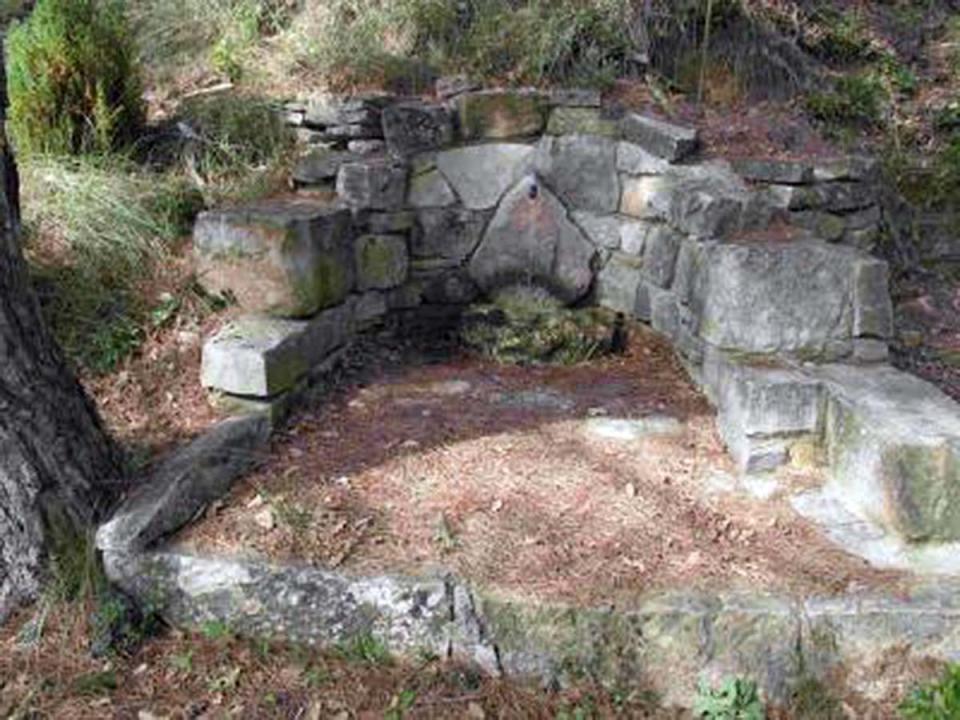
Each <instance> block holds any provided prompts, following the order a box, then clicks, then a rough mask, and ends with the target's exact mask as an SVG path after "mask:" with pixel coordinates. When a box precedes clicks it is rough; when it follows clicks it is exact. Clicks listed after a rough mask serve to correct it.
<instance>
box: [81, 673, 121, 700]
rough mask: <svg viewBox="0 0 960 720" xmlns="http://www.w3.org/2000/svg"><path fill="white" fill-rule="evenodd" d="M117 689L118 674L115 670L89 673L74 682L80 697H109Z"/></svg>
mask: <svg viewBox="0 0 960 720" xmlns="http://www.w3.org/2000/svg"><path fill="white" fill-rule="evenodd" d="M117 687H118V684H117V674H116V673H115V672H114V671H113V670H105V671H103V672H93V673H87V674H85V675H80V676H79V677H77V678H76V679H75V680H74V681H73V688H74V691H75V692H76V693H77V694H78V695H90V696H97V695H109V694H110V693H112V692H113V691H114V690H116V689H117Z"/></svg>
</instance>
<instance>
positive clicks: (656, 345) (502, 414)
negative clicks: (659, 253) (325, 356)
mask: <svg viewBox="0 0 960 720" xmlns="http://www.w3.org/2000/svg"><path fill="white" fill-rule="evenodd" d="M645 417H647V418H654V419H655V420H656V421H658V422H661V421H663V420H664V418H674V419H676V420H678V421H680V423H679V425H678V427H677V428H676V429H675V430H673V431H672V432H667V433H662V432H661V433H651V434H644V435H642V436H641V437H638V438H633V439H616V438H609V437H606V436H604V435H601V434H598V433H597V432H593V431H592V430H591V429H596V428H598V427H600V426H602V425H603V423H604V421H605V420H609V419H614V418H616V419H620V418H625V419H626V418H630V419H640V418H645ZM733 476H734V473H733V468H732V466H731V464H730V461H729V459H728V458H727V456H726V454H725V452H724V449H723V446H722V444H721V442H720V440H719V437H718V436H717V434H716V431H715V427H714V418H713V412H712V410H711V409H710V407H709V405H708V404H707V402H706V400H705V399H704V398H703V397H701V396H700V395H699V394H698V393H697V392H696V390H695V389H694V388H693V387H692V386H691V385H690V384H689V382H688V381H687V379H686V377H685V374H684V372H683V369H682V368H681V367H680V366H679V365H678V364H677V363H676V361H675V360H674V356H673V354H672V352H671V351H670V350H669V348H668V347H667V346H666V345H665V344H664V343H663V342H662V341H661V340H659V339H658V338H656V337H655V336H654V335H653V334H652V333H649V332H646V331H643V330H642V329H639V328H636V329H634V331H633V342H632V344H631V350H630V353H629V355H628V356H626V357H623V358H615V359H607V360H603V361H600V362H596V363H591V364H586V365H581V366H576V367H569V368H556V367H554V368H547V367H537V368H518V367H503V366H498V365H493V364H489V363H486V362H485V361H482V360H478V359H476V358H470V357H456V358H453V359H451V360H449V361H446V362H442V363H439V364H421V365H413V366H411V365H409V364H408V365H401V366H396V367H393V368H391V369H387V370H386V371H385V372H383V373H381V374H380V375H379V376H378V377H377V378H376V380H375V381H374V382H372V383H370V384H368V385H367V386H362V385H360V384H356V385H353V386H349V387H346V388H344V389H343V390H342V391H341V392H339V393H338V394H337V396H336V397H334V398H332V399H331V400H330V401H329V402H328V403H327V404H326V405H325V406H323V407H322V408H320V409H317V410H316V411H315V412H313V413H309V414H305V415H303V416H302V417H301V418H299V421H298V422H297V423H296V424H295V425H294V426H293V428H292V430H291V431H290V432H289V433H288V434H287V435H285V436H284V437H282V438H280V439H279V440H278V441H277V442H276V444H275V447H274V450H273V454H272V459H271V460H270V461H268V462H267V463H266V465H265V466H264V467H262V468H261V469H260V470H259V472H257V473H256V474H254V475H253V476H252V477H250V478H248V479H247V480H246V481H244V482H242V483H240V484H239V485H238V486H237V487H236V488H235V490H234V491H233V493H232V494H231V495H230V496H229V498H227V499H226V500H225V501H224V502H222V503H219V504H218V505H216V506H214V507H212V508H211V509H210V510H209V511H208V513H207V516H206V518H205V519H203V520H202V521H200V522H199V523H198V524H195V525H194V526H192V527H190V528H188V529H187V530H186V531H184V532H183V533H182V534H181V536H180V538H179V539H178V541H177V542H178V544H180V545H181V546H182V547H183V548H185V549H188V550H194V551H198V552H205V553H219V554H228V555H243V556H248V557H267V558H271V559H277V560H282V561H287V562H306V563H310V564H315V565H319V566H324V567H342V568H345V569H347V570H350V571H355V572H357V573H365V574H372V573H382V572H390V573H410V574H420V573H436V572H441V571H442V570H443V569H449V570H452V571H454V572H456V573H458V574H459V575H461V576H463V577H465V578H468V579H471V580H474V581H478V582H480V583H482V584H484V585H486V586H488V587H491V586H492V587H495V588H497V589H499V590H500V591H501V592H506V593H510V594H513V595H517V596H523V597H531V598H537V599H544V600H555V601H571V602H576V603H584V604H596V603H604V604H607V603H617V604H629V602H630V600H631V598H634V599H635V598H637V597H638V596H639V595H641V594H643V593H647V592H649V591H654V590H657V589H665V588H685V589H690V588H692V587H702V588H704V589H714V590H727V589H728V590H736V589H749V590H754V591H756V590H765V589H766V590H771V591H782V592H795V593H807V592H814V593H835V592H841V591H844V590H849V589H857V588H863V587H867V586H873V585H879V584H882V585H884V586H885V587H887V588H888V589H890V588H891V586H892V585H894V584H895V583H896V582H897V580H898V577H897V575H896V574H894V573H888V572H880V571H877V570H874V569H871V568H870V567H869V566H867V565H866V564H865V562H864V561H863V560H861V559H858V558H855V557H852V556H850V555H847V554H845V553H844V552H843V551H841V550H840V549H838V548H836V547H835V546H833V545H831V544H830V543H829V542H828V541H827V540H826V539H824V538H822V537H821V536H820V535H819V533H818V531H817V530H816V528H815V527H813V526H812V525H810V524H809V523H807V522H806V521H804V520H802V519H801V518H799V517H797V516H796V515H795V514H794V513H793V511H792V510H791V509H790V507H789V505H788V504H787V502H786V501H785V500H783V499H781V498H779V497H778V496H774V497H773V498H772V499H770V500H765V501H761V500H758V499H756V498H754V497H753V496H751V495H749V494H747V493H744V492H739V493H736V492H734V493H730V492H715V491H713V492H712V491H711V488H713V487H715V486H716V485H717V484H718V483H721V484H722V483H727V484H729V483H730V482H732V479H733ZM780 481H781V483H782V485H783V487H787V488H790V489H793V488H799V487H806V486H810V485H812V484H816V483H818V482H819V481H820V480H819V477H818V474H817V472H816V470H809V469H808V470H806V471H800V470H794V471H787V472H784V473H782V474H781V477H780Z"/></svg>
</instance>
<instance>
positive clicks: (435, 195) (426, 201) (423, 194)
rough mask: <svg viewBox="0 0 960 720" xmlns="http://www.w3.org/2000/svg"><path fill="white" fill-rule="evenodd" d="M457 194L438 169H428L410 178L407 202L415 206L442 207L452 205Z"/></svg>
mask: <svg viewBox="0 0 960 720" xmlns="http://www.w3.org/2000/svg"><path fill="white" fill-rule="evenodd" d="M456 202H457V196H456V195H454V194H453V190H451V189H450V184H449V183H448V182H447V181H446V180H445V179H444V177H443V175H442V174H441V173H440V171H438V170H428V171H427V172H425V173H421V174H419V175H414V176H413V177H412V178H411V179H410V189H409V191H408V194H407V204H408V205H409V206H410V207H415V208H443V207H449V206H450V205H454V204H456Z"/></svg>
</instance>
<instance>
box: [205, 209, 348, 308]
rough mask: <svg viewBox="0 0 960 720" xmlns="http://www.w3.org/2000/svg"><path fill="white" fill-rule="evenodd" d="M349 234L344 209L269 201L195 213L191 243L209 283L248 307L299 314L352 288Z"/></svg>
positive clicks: (333, 301)
mask: <svg viewBox="0 0 960 720" xmlns="http://www.w3.org/2000/svg"><path fill="white" fill-rule="evenodd" d="M350 235H351V219H350V213H349V212H348V211H346V210H337V209H335V208H330V207H327V206H324V205H321V204H317V203H310V202H302V201H301V202H289V201H282V202H281V201H274V202H264V203H259V204H256V205H251V206H247V207H241V208H235V209H230V210H216V211H209V212H204V213H201V214H200V215H199V217H198V218H197V222H196V225H195V226H194V232H193V243H194V250H195V252H196V255H197V265H198V267H197V270H198V273H199V276H200V280H201V282H202V283H203V284H204V285H205V286H206V287H207V288H209V289H211V290H212V291H214V292H217V293H222V292H227V291H229V292H230V293H231V294H232V295H233V296H234V297H235V298H236V300H237V303H238V304H239V306H240V307H241V308H243V309H244V310H246V311H249V312H261V313H269V314H272V315H277V316H282V317H305V316H308V315H312V314H313V313H315V312H316V311H317V310H319V309H321V308H324V307H329V306H331V305H334V304H336V303H338V302H340V301H341V300H343V298H344V297H346V295H347V293H348V292H350V290H351V289H352V288H353V284H354V266H353V253H352V250H351V247H350Z"/></svg>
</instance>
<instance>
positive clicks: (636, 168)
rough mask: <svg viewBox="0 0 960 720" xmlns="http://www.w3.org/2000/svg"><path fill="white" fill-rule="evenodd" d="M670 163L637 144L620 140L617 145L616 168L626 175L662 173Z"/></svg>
mask: <svg viewBox="0 0 960 720" xmlns="http://www.w3.org/2000/svg"><path fill="white" fill-rule="evenodd" d="M670 167H671V165H670V163H669V162H668V161H666V160H664V159H663V158H660V157H657V156H656V155H653V154H651V153H649V152H647V151H646V150H644V149H643V148H642V147H640V146H639V145H634V144H633V143H629V142H621V143H618V145H617V170H619V171H620V172H622V173H626V174H628V175H662V174H663V173H665V172H667V171H668V170H669V169H670Z"/></svg>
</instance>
